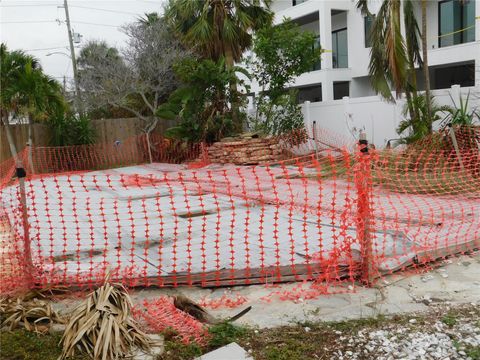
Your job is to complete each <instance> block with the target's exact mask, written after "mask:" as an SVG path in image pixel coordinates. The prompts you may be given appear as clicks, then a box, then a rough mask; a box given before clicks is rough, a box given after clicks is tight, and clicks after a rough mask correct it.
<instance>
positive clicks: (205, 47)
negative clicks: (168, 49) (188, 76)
mask: <svg viewBox="0 0 480 360" xmlns="http://www.w3.org/2000/svg"><path fill="white" fill-rule="evenodd" d="M270 3H271V0H197V1H191V0H170V2H169V4H168V6H167V9H166V19H167V21H168V22H169V23H170V24H171V25H172V27H173V29H175V31H176V32H177V33H178V34H179V35H180V36H181V37H182V39H183V40H184V41H185V42H186V43H188V44H189V45H191V46H193V47H195V48H197V50H198V52H199V53H200V55H203V56H204V57H206V58H209V59H212V60H214V61H217V60H219V59H220V58H221V57H224V58H225V61H226V63H227V66H229V67H232V66H233V63H234V62H235V61H240V59H241V58H242V55H243V52H244V51H245V50H246V49H248V48H249V47H250V46H251V44H252V31H255V30H258V29H260V28H262V27H264V26H265V25H268V24H270V23H271V22H272V20H273V13H272V12H271V11H270V9H269V6H270Z"/></svg>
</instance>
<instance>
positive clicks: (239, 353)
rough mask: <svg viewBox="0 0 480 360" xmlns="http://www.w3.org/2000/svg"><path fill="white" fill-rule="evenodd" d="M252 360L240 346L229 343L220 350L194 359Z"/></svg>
mask: <svg viewBox="0 0 480 360" xmlns="http://www.w3.org/2000/svg"><path fill="white" fill-rule="evenodd" d="M226 359H228V360H253V357H251V356H250V355H249V354H248V353H247V352H246V351H245V350H244V349H243V348H242V347H241V346H240V345H238V344H237V343H231V344H228V345H226V346H224V347H221V348H220V349H217V350H215V351H212V352H209V353H208V354H205V355H202V356H200V357H197V358H195V360H226Z"/></svg>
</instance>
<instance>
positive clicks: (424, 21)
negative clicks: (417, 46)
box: [422, 0, 432, 132]
mask: <svg viewBox="0 0 480 360" xmlns="http://www.w3.org/2000/svg"><path fill="white" fill-rule="evenodd" d="M422 52H423V73H424V76H425V97H426V100H427V119H428V124H427V125H428V128H429V130H430V132H432V120H431V119H432V101H431V97H430V74H429V72H428V48H427V0H422Z"/></svg>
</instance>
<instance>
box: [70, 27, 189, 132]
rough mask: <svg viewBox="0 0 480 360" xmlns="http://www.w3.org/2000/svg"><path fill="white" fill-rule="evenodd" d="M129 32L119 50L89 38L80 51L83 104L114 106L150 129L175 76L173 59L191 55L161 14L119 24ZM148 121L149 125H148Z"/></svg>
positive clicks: (172, 87) (176, 82)
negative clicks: (154, 18) (147, 21)
mask: <svg viewBox="0 0 480 360" xmlns="http://www.w3.org/2000/svg"><path fill="white" fill-rule="evenodd" d="M122 30H123V32H124V33H125V34H126V35H127V36H128V41H127V46H126V47H125V48H124V49H122V50H121V51H119V50H117V49H116V48H112V47H109V46H108V44H106V43H105V42H99V41H92V42H89V43H88V44H87V45H86V46H85V47H84V48H83V49H82V51H81V53H80V56H79V60H78V62H79V64H78V65H79V77H80V84H81V87H82V89H83V92H84V94H85V99H84V101H85V104H86V106H87V109H98V108H101V107H104V106H106V105H107V104H109V105H111V106H116V107H118V108H122V109H124V110H127V111H129V112H131V113H132V114H134V115H135V116H137V117H138V118H140V119H142V120H143V121H144V122H145V123H146V126H145V129H150V130H149V131H151V130H152V129H153V128H154V127H155V126H153V124H155V125H156V123H157V122H158V120H159V119H158V118H157V116H156V111H157V108H158V106H159V105H160V104H161V103H162V102H164V101H166V99H167V98H168V95H169V94H170V93H171V92H172V91H173V90H175V89H176V88H177V87H178V85H179V81H178V79H177V78H176V76H175V73H174V71H173V65H174V64H175V63H176V62H178V61H179V60H180V59H183V58H185V57H188V56H191V53H190V52H189V51H187V50H185V49H184V48H183V46H182V45H181V44H180V42H179V41H178V40H177V39H176V38H174V36H173V34H172V33H171V32H170V31H169V30H168V29H167V26H166V24H165V23H164V22H163V20H161V19H159V20H158V21H156V22H153V23H151V24H144V23H141V22H136V23H132V24H128V25H126V26H124V27H123V28H122ZM152 126H153V127H152Z"/></svg>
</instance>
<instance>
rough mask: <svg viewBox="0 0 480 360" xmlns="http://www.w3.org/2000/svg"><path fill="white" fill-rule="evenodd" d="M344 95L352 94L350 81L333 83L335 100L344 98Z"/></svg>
mask: <svg viewBox="0 0 480 360" xmlns="http://www.w3.org/2000/svg"><path fill="white" fill-rule="evenodd" d="M344 96H350V82H348V81H341V82H334V83H333V100H340V99H343V97H344Z"/></svg>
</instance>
